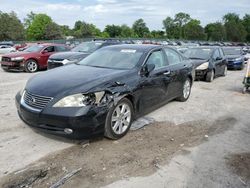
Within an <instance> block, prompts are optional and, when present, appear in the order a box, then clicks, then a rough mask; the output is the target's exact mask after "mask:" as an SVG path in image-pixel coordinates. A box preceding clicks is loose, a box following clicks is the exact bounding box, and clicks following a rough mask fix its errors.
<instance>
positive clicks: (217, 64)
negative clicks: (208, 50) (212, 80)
mask: <svg viewBox="0 0 250 188" xmlns="http://www.w3.org/2000/svg"><path fill="white" fill-rule="evenodd" d="M212 60H213V64H214V68H215V76H218V75H220V74H221V73H222V66H223V63H222V61H223V57H222V56H221V54H220V52H219V49H216V50H215V51H214V53H213V56H212Z"/></svg>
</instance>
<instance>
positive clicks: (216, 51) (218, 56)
mask: <svg viewBox="0 0 250 188" xmlns="http://www.w3.org/2000/svg"><path fill="white" fill-rule="evenodd" d="M217 58H220V53H219V50H215V51H214V54H213V60H216V59H217Z"/></svg>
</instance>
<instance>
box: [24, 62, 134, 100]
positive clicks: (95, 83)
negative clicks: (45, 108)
mask: <svg viewBox="0 0 250 188" xmlns="http://www.w3.org/2000/svg"><path fill="white" fill-rule="evenodd" d="M128 71H129V70H116V69H107V68H98V67H90V66H83V65H76V64H73V65H69V66H63V67H60V68H57V69H52V70H49V71H46V72H43V73H39V74H37V75H36V76H34V77H32V78H31V79H30V80H29V81H28V82H27V84H26V87H25V88H26V89H27V90H28V91H29V92H31V93H33V94H36V95H42V96H49V97H55V96H57V95H59V94H60V95H61V94H62V93H67V94H73V93H86V92H88V91H89V90H91V89H94V90H98V89H99V90H102V89H104V88H105V87H107V84H108V83H110V84H112V83H111V82H114V80H117V81H119V80H121V79H120V78H121V77H124V75H126V74H127V73H128Z"/></svg>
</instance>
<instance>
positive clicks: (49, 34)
mask: <svg viewBox="0 0 250 188" xmlns="http://www.w3.org/2000/svg"><path fill="white" fill-rule="evenodd" d="M44 37H45V39H47V40H56V39H62V38H63V35H62V31H61V27H60V26H59V25H57V24H56V23H55V22H51V23H49V24H47V25H46V28H45V36H44Z"/></svg>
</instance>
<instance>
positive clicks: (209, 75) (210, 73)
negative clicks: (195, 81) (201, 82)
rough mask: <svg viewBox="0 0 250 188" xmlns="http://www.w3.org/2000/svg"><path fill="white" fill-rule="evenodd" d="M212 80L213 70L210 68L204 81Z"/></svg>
mask: <svg viewBox="0 0 250 188" xmlns="http://www.w3.org/2000/svg"><path fill="white" fill-rule="evenodd" d="M213 80H214V70H211V71H210V72H208V73H207V75H206V81H207V82H212V81H213Z"/></svg>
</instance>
